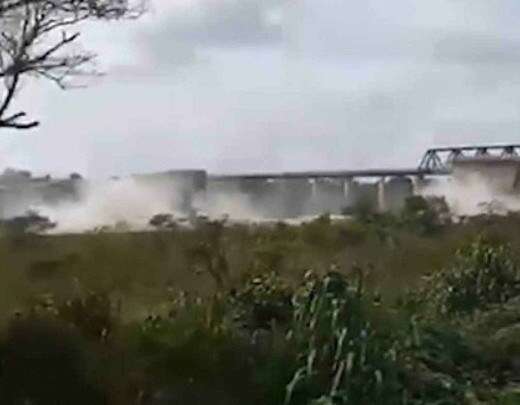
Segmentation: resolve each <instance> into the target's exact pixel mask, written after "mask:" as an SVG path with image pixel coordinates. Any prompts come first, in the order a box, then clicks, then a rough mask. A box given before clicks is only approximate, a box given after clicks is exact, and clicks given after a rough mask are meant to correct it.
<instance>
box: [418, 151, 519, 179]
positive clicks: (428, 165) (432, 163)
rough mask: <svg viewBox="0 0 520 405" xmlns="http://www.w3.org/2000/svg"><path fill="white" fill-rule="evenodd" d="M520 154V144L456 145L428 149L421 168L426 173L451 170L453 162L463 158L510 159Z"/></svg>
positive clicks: (420, 165)
mask: <svg viewBox="0 0 520 405" xmlns="http://www.w3.org/2000/svg"><path fill="white" fill-rule="evenodd" d="M518 156H520V144H507V145H479V146H455V147H443V148H432V149H428V150H427V151H426V153H425V154H424V156H423V158H422V160H421V163H420V164H419V170H420V171H422V172H425V173H444V172H449V171H450V170H451V167H452V163H453V162H454V161H455V160H457V159H462V158H479V157H483V158H484V157H495V158H502V159H508V158H512V157H518Z"/></svg>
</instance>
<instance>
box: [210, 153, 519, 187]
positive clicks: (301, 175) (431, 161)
mask: <svg viewBox="0 0 520 405" xmlns="http://www.w3.org/2000/svg"><path fill="white" fill-rule="evenodd" d="M519 156H520V144H505V145H498V144H495V145H477V146H450V147H440V148H431V149H428V150H427V151H426V153H425V154H424V156H423V157H422V159H421V161H420V163H419V166H418V167H416V168H402V169H364V170H329V171H301V172H272V173H269V172H267V173H242V174H215V175H209V176H208V179H210V180H212V181H232V180H277V179H278V180H280V179H309V180H314V179H354V178H371V177H375V178H383V177H418V178H421V177H425V176H447V175H449V174H450V173H451V166H452V163H453V162H454V161H455V160H457V159H465V158H495V159H510V158H514V157H519Z"/></svg>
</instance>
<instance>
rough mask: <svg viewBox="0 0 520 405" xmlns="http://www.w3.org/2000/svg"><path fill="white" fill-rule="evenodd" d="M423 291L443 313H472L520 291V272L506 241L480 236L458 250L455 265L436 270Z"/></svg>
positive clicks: (500, 302) (501, 301) (500, 301)
mask: <svg viewBox="0 0 520 405" xmlns="http://www.w3.org/2000/svg"><path fill="white" fill-rule="evenodd" d="M424 292H425V293H426V294H427V295H428V302H430V303H432V305H434V306H435V309H436V311H437V312H439V313H441V314H446V315H456V314H472V313H474V312H475V311H476V310H482V309H485V308H487V307H488V306H489V305H491V304H502V303H505V302H506V301H508V300H509V299H510V298H511V297H512V296H515V295H518V294H519V293H520V273H519V271H518V267H517V265H516V263H515V261H514V260H513V259H512V254H511V252H510V248H509V247H508V246H507V245H498V246H495V245H494V244H491V243H490V242H488V241H486V239H484V238H479V239H477V240H476V241H475V242H472V243H471V244H469V245H468V246H466V247H464V248H462V249H461V250H459V251H458V252H457V255H456V257H455V260H454V263H453V265H452V266H450V267H449V268H447V269H445V270H443V271H440V272H437V273H435V274H433V275H432V276H431V278H430V279H429V281H428V284H427V287H426V289H425V291H424Z"/></svg>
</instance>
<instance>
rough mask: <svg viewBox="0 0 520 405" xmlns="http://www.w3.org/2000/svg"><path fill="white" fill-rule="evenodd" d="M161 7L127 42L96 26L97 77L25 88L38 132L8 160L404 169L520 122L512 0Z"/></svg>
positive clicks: (129, 166) (240, 1) (121, 169)
mask: <svg viewBox="0 0 520 405" xmlns="http://www.w3.org/2000/svg"><path fill="white" fill-rule="evenodd" d="M157 1H158V2H157V6H156V7H157V11H158V13H157V14H159V17H160V18H155V17H154V16H149V17H147V18H148V20H147V21H143V22H139V23H137V24H138V25H137V27H136V28H135V29H134V30H129V31H128V32H127V33H125V34H124V35H123V33H121V31H120V28H119V26H114V27H113V28H112V27H110V28H106V32H103V31H102V30H100V29H98V28H96V30H95V33H94V34H95V36H96V37H97V38H100V39H99V41H98V42H97V43H96V45H97V49H96V48H95V49H94V50H98V51H99V52H100V58H101V60H102V61H103V60H104V61H109V63H108V65H109V66H108V70H109V73H111V74H109V75H108V76H107V77H105V78H104V79H103V82H101V83H98V84H97V85H96V86H93V87H91V88H89V89H87V90H84V91H80V92H70V93H61V92H58V91H56V90H54V89H50V88H49V87H47V86H43V87H42V86H41V83H37V84H38V86H30V87H28V88H27V91H26V92H24V93H21V97H20V98H19V100H18V101H19V102H20V103H21V104H23V105H25V106H27V109H28V111H29V112H31V113H33V114H35V115H37V117H38V118H40V119H42V122H43V126H42V127H41V128H40V129H39V130H38V131H36V132H34V133H30V134H25V135H24V136H20V135H19V134H16V135H15V134H13V136H8V137H7V138H4V139H7V140H6V141H4V143H3V145H0V147H1V148H2V151H3V156H5V160H6V161H7V163H9V162H12V163H13V164H20V165H23V166H26V167H33V168H36V169H38V170H40V171H56V172H60V173H63V172H64V171H66V170H68V171H73V170H80V171H82V170H85V171H87V172H88V173H89V174H90V175H96V176H108V175H111V174H125V173H132V172H140V171H153V170H165V169H170V168H186V167H189V168H193V167H205V168H208V169H209V170H211V171H218V172H229V171H256V170H299V169H311V168H316V169H334V168H352V167H370V166H410V165H413V164H415V163H416V161H417V160H418V159H419V157H420V155H421V153H422V152H423V150H424V149H426V148H427V147H430V146H432V144H451V143H472V142H508V141H514V140H515V139H517V134H518V132H519V131H520V108H519V106H520V76H519V74H518V72H519V66H518V61H519V59H518V58H519V55H520V49H519V46H520V45H519V43H520V28H519V27H520V26H519V25H518V24H517V20H518V17H519V16H520V3H518V2H517V1H516V0H515V1H513V0H503V1H502V2H500V4H499V3H497V2H493V3H492V2H489V1H488V0H486V1H485V0H459V1H454V0H437V1H435V2H424V0H395V1H392V2H391V4H390V3H389V2H388V0H367V1H363V2H346V1H344V0H294V1H293V0H291V1H283V0H272V1H271V0H269V1H262V0H234V1H231V0H212V1H210V0H183V4H184V6H183V7H178V8H175V7H171V6H168V7H165V4H167V3H168V4H171V0H157ZM190 2H191V3H190ZM190 4H191V5H190ZM280 10H282V11H280ZM111 30H113V31H111ZM111 32H112V33H117V34H118V35H113V34H111ZM84 37H85V38H86V40H87V41H88V38H89V36H88V33H86V35H85V36H84ZM106 38H109V39H111V41H110V42H109V44H104V43H103V40H104V41H105V42H106ZM101 39H103V40H101ZM87 45H88V42H87ZM123 54H126V55H127V56H126V57H123V56H122V55H123ZM58 157H59V158H58ZM3 163H4V162H3V161H0V164H3ZM78 167H79V168H78Z"/></svg>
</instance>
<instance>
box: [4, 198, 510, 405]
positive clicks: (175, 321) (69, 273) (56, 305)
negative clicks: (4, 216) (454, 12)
mask: <svg viewBox="0 0 520 405" xmlns="http://www.w3.org/2000/svg"><path fill="white" fill-rule="evenodd" d="M519 229H520V216H518V215H516V214H510V215H509V216H507V217H498V216H489V215H488V216H481V217H477V218H471V219H465V220H464V221H461V222H459V223H456V224H455V223H452V222H451V221H447V220H446V219H443V218H442V216H441V215H440V214H439V212H437V211H435V210H433V208H431V207H430V206H427V205H424V202H421V201H415V202H411V203H410V204H409V205H408V206H407V208H406V209H405V210H404V211H403V212H402V213H401V214H400V215H393V216H392V215H377V214H371V213H359V214H358V215H355V216H354V217H353V218H351V219H349V220H346V219H345V220H341V221H331V220H330V218H329V217H327V216H323V217H321V218H318V219H316V220H314V221H312V222H310V223H307V224H302V225H298V226H288V225H285V224H283V223H279V224H272V225H230V224H225V223H222V222H210V223H204V224H199V225H198V226H197V227H195V228H194V229H185V228H177V229H173V230H169V231H158V232H143V233H93V234H82V235H30V234H20V233H18V234H12V233H7V234H4V235H3V236H2V237H1V238H0V269H1V270H0V283H1V285H2V286H3V288H2V294H1V295H0V314H1V318H0V319H1V321H2V322H1V331H2V334H1V336H2V340H1V342H0V349H1V350H0V356H1V360H2V362H1V364H2V367H1V368H0V403H2V404H35V405H36V404H83V403H84V404H93V405H95V404H117V405H119V404H150V405H156V404H157V405H158V404H201V403H212V404H223V405H224V404H246V403H247V404H265V405H270V404H280V405H282V404H286V405H292V404H375V403H380V404H461V403H468V404H482V403H489V404H502V405H504V404H517V403H520V394H518V395H517V393H516V386H515V381H517V379H520V371H519V370H520V369H519V368H518V367H519V366H518V364H520V344H519V343H518V342H520V340H518V339H520V332H519V331H520V281H519V280H520V272H519V270H518V267H517V264H516V263H517V262H518V260H519V256H518V255H519V254H520V231H519ZM517 322H518V323H517ZM517 363H518V364H517Z"/></svg>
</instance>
